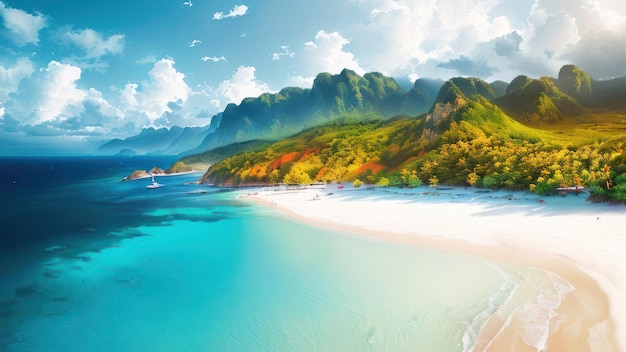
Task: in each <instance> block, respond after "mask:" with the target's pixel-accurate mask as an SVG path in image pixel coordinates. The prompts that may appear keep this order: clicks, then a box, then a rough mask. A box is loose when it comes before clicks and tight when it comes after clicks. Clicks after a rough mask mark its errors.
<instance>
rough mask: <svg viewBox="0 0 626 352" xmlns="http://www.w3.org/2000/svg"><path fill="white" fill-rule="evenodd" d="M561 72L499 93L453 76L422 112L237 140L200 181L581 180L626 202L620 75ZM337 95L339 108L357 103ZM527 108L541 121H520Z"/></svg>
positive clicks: (511, 183) (518, 184)
mask: <svg viewBox="0 0 626 352" xmlns="http://www.w3.org/2000/svg"><path fill="white" fill-rule="evenodd" d="M561 71H562V72H563V75H561V76H560V78H558V79H551V78H547V77H543V78H540V79H531V78H528V77H525V76H519V77H517V78H516V79H515V80H513V81H512V82H511V83H510V84H509V85H507V88H506V89H505V94H504V95H503V96H500V97H497V96H498V95H499V94H497V93H496V92H495V91H494V88H493V85H490V84H488V83H486V82H484V81H482V80H480V79H477V78H453V79H451V80H449V81H447V82H445V83H444V84H443V85H442V86H441V89H440V90H439V92H438V94H437V98H436V100H435V102H434V103H433V105H432V107H431V109H430V110H429V111H428V113H426V114H423V115H419V116H417V117H411V116H407V115H399V116H396V117H394V118H391V119H386V118H384V117H382V116H380V115H379V116H380V118H379V119H378V120H375V119H371V118H369V119H360V120H359V119H336V120H334V121H331V122H330V123H327V124H325V125H320V126H317V127H312V128H309V129H306V130H305V131H303V132H300V133H298V134H296V135H294V136H292V137H289V138H284V139H282V140H279V141H277V142H263V143H260V144H255V145H253V147H251V148H246V147H245V146H243V147H241V148H237V150H236V152H235V153H234V154H233V155H231V156H230V157H227V158H226V159H224V160H223V161H220V162H218V163H215V164H214V165H212V166H211V167H210V168H209V169H208V170H207V172H206V173H205V175H204V176H203V178H202V181H203V182H209V183H215V184H222V185H238V184H257V185H258V184H271V183H278V182H283V183H310V182H314V181H321V182H352V181H355V180H357V181H358V182H357V181H355V184H361V183H363V182H364V183H370V184H379V185H396V186H407V187H411V186H415V185H418V184H421V183H428V184H431V185H436V184H438V183H442V184H449V185H475V186H479V187H489V188H507V189H527V190H528V189H529V190H531V191H534V192H536V193H538V194H551V193H554V192H556V190H557V188H558V187H568V186H584V187H587V188H588V189H589V190H590V191H591V194H592V196H593V197H594V198H595V199H610V200H612V201H619V202H623V201H626V154H625V152H624V150H625V148H626V123H624V121H626V108H624V107H625V106H626V97H623V96H622V97H621V98H620V97H618V96H617V95H615V94H613V95H612V94H609V93H610V90H609V88H607V87H612V88H615V87H621V84H623V82H626V80H624V79H617V80H610V81H593V80H590V82H591V89H590V92H589V89H588V88H587V87H588V86H589V85H588V84H587V83H585V82H587V79H586V78H585V77H586V74H584V73H583V72H580V71H578V72H577V69H571V68H566V69H564V70H561ZM572 77H573V78H572ZM344 82H345V81H344ZM578 82H580V83H578ZM353 87H355V86H353ZM356 87H358V85H356ZM502 88H503V85H501V86H500V89H502ZM566 91H567V92H569V93H566ZM599 92H601V93H599ZM570 94H571V95H570ZM353 95H356V94H353ZM363 96H365V95H363ZM386 96H388V95H386ZM329 97H330V96H326V97H325V98H324V99H328V98H329ZM343 97H344V98H345V97H346V95H344V96H343ZM594 97H596V99H597V100H594ZM597 97H599V98H597ZM578 99H580V100H581V102H579V101H578ZM585 99H586V100H585ZM582 100H585V101H584V102H582ZM326 101H328V100H326ZM343 101H344V105H342V106H343V107H344V108H345V107H346V106H357V105H359V104H362V102H359V100H358V99H356V100H355V99H343ZM345 101H348V102H349V103H348V105H346V104H345ZM379 101H380V100H379ZM327 106H329V105H327ZM339 106H340V105H333V108H338V107H339ZM576 109H578V110H576ZM507 110H509V111H513V112H515V114H512V113H510V112H507ZM530 113H534V114H537V116H538V117H537V118H539V117H541V118H543V119H545V120H542V121H541V123H538V122H537V121H535V120H533V119H528V118H527V119H522V118H521V116H528V115H524V114H530ZM381 115H382V114H381ZM548 122H549V123H548ZM222 155H223V154H222Z"/></svg>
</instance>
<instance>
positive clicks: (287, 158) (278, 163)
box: [273, 152, 300, 169]
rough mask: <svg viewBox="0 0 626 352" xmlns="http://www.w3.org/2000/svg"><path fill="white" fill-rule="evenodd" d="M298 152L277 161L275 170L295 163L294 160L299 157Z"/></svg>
mask: <svg viewBox="0 0 626 352" xmlns="http://www.w3.org/2000/svg"><path fill="white" fill-rule="evenodd" d="M298 154H300V153H298V152H291V153H287V154H285V155H282V156H280V157H279V158H278V159H276V160H275V161H274V165H273V168H274V169H278V168H280V167H281V166H283V165H284V164H286V163H288V162H290V161H293V159H295V158H296V157H297V156H298Z"/></svg>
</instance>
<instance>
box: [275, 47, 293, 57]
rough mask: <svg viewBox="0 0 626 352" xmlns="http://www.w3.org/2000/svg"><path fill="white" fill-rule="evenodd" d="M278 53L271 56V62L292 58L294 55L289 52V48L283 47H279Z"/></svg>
mask: <svg viewBox="0 0 626 352" xmlns="http://www.w3.org/2000/svg"><path fill="white" fill-rule="evenodd" d="M280 50H281V51H280V52H278V53H273V54H272V60H280V59H281V58H282V57H283V56H285V57H294V56H295V55H296V53H294V52H293V51H290V50H289V46H287V45H283V46H281V47H280Z"/></svg>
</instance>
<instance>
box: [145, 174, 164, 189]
mask: <svg viewBox="0 0 626 352" xmlns="http://www.w3.org/2000/svg"><path fill="white" fill-rule="evenodd" d="M163 186H164V185H163V184H160V183H158V182H156V181H155V180H154V176H152V184H150V185H147V186H146V188H149V189H152V188H159V187H163Z"/></svg>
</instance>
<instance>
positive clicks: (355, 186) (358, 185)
mask: <svg viewBox="0 0 626 352" xmlns="http://www.w3.org/2000/svg"><path fill="white" fill-rule="evenodd" d="M362 184H363V182H361V180H359V179H358V178H355V179H354V182H352V185H353V186H354V188H359V187H361V185H362Z"/></svg>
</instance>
